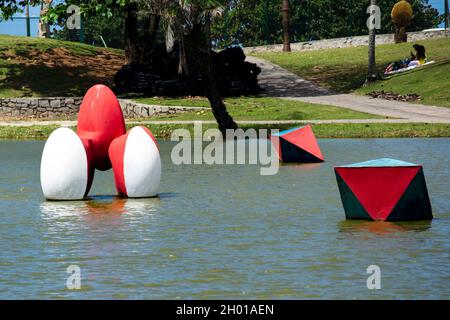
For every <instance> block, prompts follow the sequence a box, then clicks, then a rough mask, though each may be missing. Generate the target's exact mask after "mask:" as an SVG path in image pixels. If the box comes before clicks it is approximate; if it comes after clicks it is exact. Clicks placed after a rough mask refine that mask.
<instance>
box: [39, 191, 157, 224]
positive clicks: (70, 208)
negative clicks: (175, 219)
mask: <svg viewBox="0 0 450 320" xmlns="http://www.w3.org/2000/svg"><path fill="white" fill-rule="evenodd" d="M159 201H160V199H159V198H158V197H155V198H147V199H125V198H121V197H117V196H93V197H92V196H91V197H89V198H88V199H87V200H85V201H45V202H42V203H41V205H40V209H41V213H42V215H43V218H44V219H55V218H60V217H70V216H75V217H80V216H83V215H97V216H98V215H106V216H117V215H128V216H139V215H143V214H151V213H152V212H155V211H157V209H158V204H159Z"/></svg>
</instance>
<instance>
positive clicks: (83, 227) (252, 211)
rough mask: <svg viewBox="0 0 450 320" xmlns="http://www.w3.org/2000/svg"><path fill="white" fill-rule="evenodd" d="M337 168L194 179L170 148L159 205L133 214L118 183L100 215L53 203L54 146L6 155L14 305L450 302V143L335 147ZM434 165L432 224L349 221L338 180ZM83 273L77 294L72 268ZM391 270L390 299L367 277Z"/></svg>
mask: <svg viewBox="0 0 450 320" xmlns="http://www.w3.org/2000/svg"><path fill="white" fill-rule="evenodd" d="M320 144H321V147H322V150H323V152H324V154H325V157H327V159H328V162H325V163H323V164H315V165H286V166H282V167H280V171H279V173H278V174H277V175H274V176H261V175H260V168H259V167H258V166H255V165H247V166H245V165H236V166H230V165H215V166H207V165H182V166H175V165H173V164H172V163H171V161H170V152H171V149H172V147H173V144H172V143H171V142H161V155H162V161H163V177H162V183H161V187H160V191H161V193H160V197H159V198H158V199H145V200H124V199H118V198H115V197H113V196H112V195H114V194H115V188H114V182H113V178H112V173H111V172H107V173H100V174H97V176H96V180H95V182H94V186H93V189H92V190H91V193H90V194H92V195H94V196H92V197H91V198H90V200H88V201H77V202H46V201H45V200H44V199H43V196H42V193H41V189H40V182H39V166H40V157H41V152H42V149H43V146H44V142H42V141H0V298H2V299H12V298H39V299H49V298H76V299H78V298H80V299H91V298H101V299H114V298H124V299H137V298H143V299H177V298H180V299H196V298H200V299H217V298H225V299H227V298H237V299H254V298H256V299H267V298H274V299H309V298H319V299H322V298H331V299H366V298H369V299H382V298H387V299H389V298H396V299H406V298H412V299H416V298H425V299H449V298H450V287H449V280H450V266H449V254H450V243H449V231H450V203H449V190H450V167H449V166H450V160H449V154H450V139H389V140H387V139H369V140H362V139H361V140H321V141H320ZM380 157H392V158H398V159H401V160H405V161H409V162H414V163H421V164H423V165H424V171H425V176H426V179H427V183H428V189H429V192H430V197H431V201H432V206H433V213H434V216H435V219H434V220H433V221H432V222H429V221H428V222H408V223H383V222H357V221H346V220H345V217H344V211H343V208H342V205H341V201H340V197H339V192H338V188H337V184H336V180H335V176H334V172H333V166H334V165H338V164H348V163H354V162H359V161H365V160H368V159H375V158H380ZM70 265H78V266H79V267H80V268H81V290H68V289H67V288H66V280H67V277H68V276H69V274H68V273H67V268H68V267H69V266H70ZM369 265H378V266H379V267H380V268H381V285H382V288H381V290H368V289H367V287H366V280H367V277H368V276H369V275H368V274H367V273H366V269H367V267H368V266H369Z"/></svg>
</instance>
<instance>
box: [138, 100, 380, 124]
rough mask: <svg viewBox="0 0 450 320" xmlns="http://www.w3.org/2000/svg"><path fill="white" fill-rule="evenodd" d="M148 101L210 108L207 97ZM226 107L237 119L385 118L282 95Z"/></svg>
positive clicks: (202, 115) (191, 116)
mask: <svg viewBox="0 0 450 320" xmlns="http://www.w3.org/2000/svg"><path fill="white" fill-rule="evenodd" d="M136 101H138V102H140V103H145V104H158V105H159V104H162V105H172V106H174V105H175V106H193V107H209V103H208V100H207V99H205V98H198V97H193V98H178V99H175V98H148V99H147V98H143V99H136ZM225 103H226V105H227V110H228V111H229V112H230V114H231V115H232V116H233V118H234V120H313V119H315V120H329V119H382V118H385V117H381V116H377V115H373V114H368V113H362V112H357V111H353V110H350V109H344V108H338V107H333V106H326V105H318V104H311V103H306V102H301V101H292V100H286V99H279V98H263V97H242V98H226V99H225ZM151 119H152V120H214V116H213V115H212V112H211V111H210V110H201V111H193V112H187V113H182V114H174V115H169V116H156V117H152V118H151Z"/></svg>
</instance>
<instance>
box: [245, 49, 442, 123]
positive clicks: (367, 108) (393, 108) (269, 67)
mask: <svg viewBox="0 0 450 320" xmlns="http://www.w3.org/2000/svg"><path fill="white" fill-rule="evenodd" d="M247 60H248V61H249V62H253V63H257V64H258V66H259V67H260V68H261V70H262V71H261V74H260V75H259V77H258V79H259V83H260V85H261V86H262V87H263V88H264V89H265V91H264V93H263V95H264V96H268V97H281V98H285V99H289V100H297V101H304V102H310V103H317V104H326V105H332V106H336V107H342V108H347V109H352V110H355V111H360V112H366V113H372V114H376V115H381V116H386V117H391V118H400V119H406V120H407V122H430V123H450V108H445V107H435V106H429V105H421V104H414V103H408V102H399V101H389V100H384V99H374V98H370V97H367V96H360V95H353V94H339V93H335V92H332V91H330V90H327V89H324V88H320V87H318V86H317V85H315V84H313V83H311V82H309V81H307V80H304V79H301V78H300V77H299V76H297V75H296V74H294V73H292V72H289V71H287V70H286V69H283V68H281V67H279V66H277V65H275V64H273V63H271V62H269V61H267V60H263V59H260V58H255V57H247ZM348 122H350V121H348ZM371 122H376V121H371ZM384 122H386V121H384Z"/></svg>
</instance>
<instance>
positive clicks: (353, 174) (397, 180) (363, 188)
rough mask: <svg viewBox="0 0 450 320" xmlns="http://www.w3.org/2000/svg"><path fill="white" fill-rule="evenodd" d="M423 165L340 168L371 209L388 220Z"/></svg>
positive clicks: (340, 172)
mask: <svg viewBox="0 0 450 320" xmlns="http://www.w3.org/2000/svg"><path fill="white" fill-rule="evenodd" d="M419 170H420V167H379V168H369V167H367V168H364V167H362V168H336V171H337V172H338V174H339V175H340V176H341V177H342V179H344V181H345V183H346V184H347V185H348V186H349V188H350V189H351V190H352V191H353V193H354V194H355V196H356V198H358V200H359V201H360V202H361V204H362V206H363V207H364V208H365V209H366V211H367V213H368V214H369V215H370V216H371V217H372V219H374V220H385V219H386V218H387V217H388V216H389V214H390V213H391V212H392V209H393V208H394V206H395V205H396V204H397V202H398V201H399V200H400V197H401V196H402V195H403V193H404V192H405V190H406V189H407V188H408V186H409V184H410V183H411V181H412V179H413V178H414V177H415V176H416V174H417V173H418V172H419Z"/></svg>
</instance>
